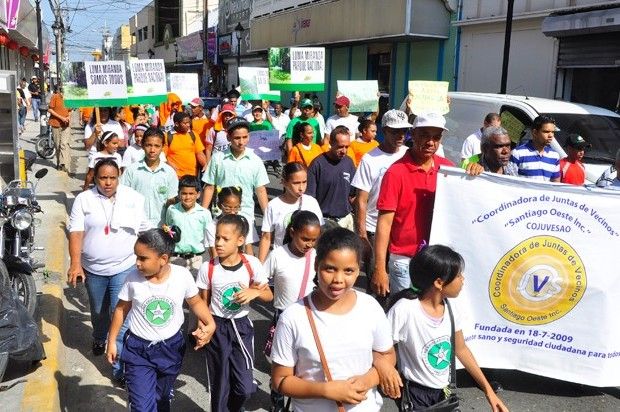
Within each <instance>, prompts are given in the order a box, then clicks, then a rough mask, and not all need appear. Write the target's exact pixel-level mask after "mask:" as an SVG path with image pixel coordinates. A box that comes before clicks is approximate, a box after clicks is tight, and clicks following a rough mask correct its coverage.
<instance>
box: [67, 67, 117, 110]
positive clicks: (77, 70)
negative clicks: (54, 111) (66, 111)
mask: <svg viewBox="0 0 620 412" xmlns="http://www.w3.org/2000/svg"><path fill="white" fill-rule="evenodd" d="M61 67H62V69H61V77H62V84H63V87H64V92H63V94H64V99H65V105H66V106H67V107H69V108H75V107H93V106H94V107H101V106H125V105H126V104H127V79H126V74H125V63H124V62H123V61H112V60H110V61H101V62H96V61H92V62H83V63H82V62H79V63H70V62H65V63H63V64H62V66H61Z"/></svg>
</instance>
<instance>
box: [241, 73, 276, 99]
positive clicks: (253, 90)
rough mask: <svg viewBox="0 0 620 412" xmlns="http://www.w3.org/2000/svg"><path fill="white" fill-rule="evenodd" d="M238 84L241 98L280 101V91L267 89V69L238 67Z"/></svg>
mask: <svg viewBox="0 0 620 412" xmlns="http://www.w3.org/2000/svg"><path fill="white" fill-rule="evenodd" d="M239 85H240V89H241V98H242V99H243V100H275V101H280V91H279V90H269V69H266V68H263V67H239Z"/></svg>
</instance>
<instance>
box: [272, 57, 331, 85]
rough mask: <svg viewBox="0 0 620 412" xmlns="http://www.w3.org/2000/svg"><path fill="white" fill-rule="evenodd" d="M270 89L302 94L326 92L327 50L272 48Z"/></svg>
mask: <svg viewBox="0 0 620 412" xmlns="http://www.w3.org/2000/svg"><path fill="white" fill-rule="evenodd" d="M269 87H270V88H271V90H285V91H301V92H321V91H323V90H325V48H324V47H290V48H287V47H272V48H270V49H269Z"/></svg>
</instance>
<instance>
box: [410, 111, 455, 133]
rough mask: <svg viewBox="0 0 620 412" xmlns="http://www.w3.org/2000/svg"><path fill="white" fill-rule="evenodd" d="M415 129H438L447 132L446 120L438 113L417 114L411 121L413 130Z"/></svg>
mask: <svg viewBox="0 0 620 412" xmlns="http://www.w3.org/2000/svg"><path fill="white" fill-rule="evenodd" d="M417 127H438V128H440V129H443V130H445V131H448V129H446V118H445V117H443V116H442V115H440V114H438V113H423V114H419V115H418V116H417V117H416V118H415V120H414V121H413V128H414V129H415V128H417Z"/></svg>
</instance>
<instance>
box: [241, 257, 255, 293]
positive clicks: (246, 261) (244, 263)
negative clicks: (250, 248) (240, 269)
mask: <svg viewBox="0 0 620 412" xmlns="http://www.w3.org/2000/svg"><path fill="white" fill-rule="evenodd" d="M241 261H242V262H243V266H245V268H246V269H247V271H248V275H250V285H251V284H252V282H253V281H254V271H253V270H252V266H251V265H250V262H248V259H247V258H246V257H245V254H244V253H241ZM250 285H248V286H250Z"/></svg>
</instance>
